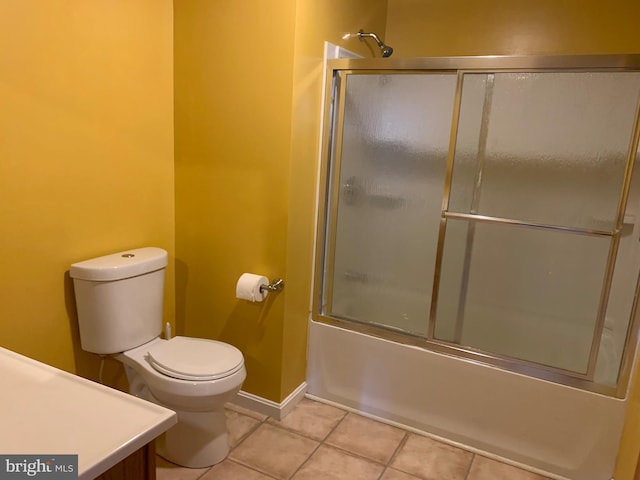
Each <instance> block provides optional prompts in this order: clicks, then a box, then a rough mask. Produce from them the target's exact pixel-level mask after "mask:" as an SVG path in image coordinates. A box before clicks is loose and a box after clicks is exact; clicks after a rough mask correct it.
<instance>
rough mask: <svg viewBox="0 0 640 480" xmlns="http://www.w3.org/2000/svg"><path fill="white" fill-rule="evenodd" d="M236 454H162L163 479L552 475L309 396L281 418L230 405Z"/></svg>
mask: <svg viewBox="0 0 640 480" xmlns="http://www.w3.org/2000/svg"><path fill="white" fill-rule="evenodd" d="M226 413H227V424H228V426H229V432H230V443H231V452H230V454H229V456H228V457H227V459H225V460H224V461H223V462H221V463H219V464H218V465H215V466H213V467H211V468H202V469H189V468H182V467H178V466H176V465H172V464H170V463H168V462H167V461H165V460H163V459H162V458H160V457H158V464H157V469H156V473H157V479H158V480H236V479H237V480H274V479H276V480H289V479H291V480H547V479H546V477H542V476H540V475H536V474H534V473H531V472H527V471H524V470H521V469H519V468H516V467H513V466H511V465H506V464H504V463H500V462H497V461H495V460H492V459H489V458H486V457H483V456H481V455H478V454H474V453H472V452H469V451H466V450H462V449H460V448H456V447H452V446H450V445H446V444H444V443H441V442H437V441H435V440H432V439H431V438H428V437H424V436H421V435H417V434H415V433H411V432H408V431H405V430H402V429H400V428H396V427H392V426H390V425H386V424H384V423H380V422H376V421H374V420H371V419H369V418H366V417H363V416H360V415H357V414H355V413H352V412H347V411H345V410H342V409H339V408H336V407H333V406H330V405H326V404H324V403H320V402H316V401H312V400H309V399H306V398H305V399H303V400H302V401H301V402H300V403H299V404H298V405H297V406H296V407H295V409H294V410H293V411H292V412H291V413H290V414H289V415H287V416H286V417H285V418H284V419H283V420H282V421H278V420H275V419H273V418H270V417H266V416H264V415H261V414H258V413H255V412H252V411H250V410H246V409H242V408H239V407H236V406H234V405H229V406H228V408H227V412H226Z"/></svg>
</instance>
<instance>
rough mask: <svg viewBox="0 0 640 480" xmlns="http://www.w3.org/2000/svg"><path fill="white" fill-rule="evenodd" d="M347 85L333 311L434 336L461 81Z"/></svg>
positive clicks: (431, 77)
mask: <svg viewBox="0 0 640 480" xmlns="http://www.w3.org/2000/svg"><path fill="white" fill-rule="evenodd" d="M343 81H346V82H347V86H346V100H345V102H344V112H343V117H342V118H343V128H342V142H341V150H340V151H339V152H335V156H336V159H335V164H336V165H337V166H338V167H339V171H337V172H334V175H337V181H336V179H335V177H334V181H333V185H334V187H333V189H334V193H333V198H336V199H337V202H336V203H337V204H336V205H334V206H333V207H332V208H331V210H332V211H333V212H334V215H335V217H334V221H335V229H333V230H332V233H333V242H332V243H333V245H334V248H333V257H334V258H333V264H332V265H330V266H329V267H328V270H329V274H328V275H329V278H330V283H329V285H328V286H327V288H326V289H325V292H324V295H325V305H326V306H327V308H328V311H327V312H326V313H328V314H329V315H331V316H333V317H338V318H346V319H351V320H355V321H360V322H366V323H371V324H379V325H382V326H384V327H385V328H390V329H396V330H401V331H403V332H407V333H410V334H413V335H425V334H426V331H427V326H428V318H429V309H430V305H431V289H432V286H433V270H434V264H435V258H436V251H437V248H436V247H437V238H438V227H439V220H440V215H441V205H442V196H443V185H444V177H445V171H446V161H447V150H448V144H449V131H450V125H451V116H452V109H453V101H454V91H455V85H456V77H455V75H451V74H408V75H377V74H376V75H373V74H371V75H363V74H353V75H346V76H345V79H344V80H343Z"/></svg>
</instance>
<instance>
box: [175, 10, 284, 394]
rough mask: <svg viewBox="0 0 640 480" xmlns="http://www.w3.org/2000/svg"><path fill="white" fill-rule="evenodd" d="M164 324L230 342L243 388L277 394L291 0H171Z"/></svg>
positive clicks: (282, 306)
mask: <svg viewBox="0 0 640 480" xmlns="http://www.w3.org/2000/svg"><path fill="white" fill-rule="evenodd" d="M174 9H175V11H174V15H175V46H174V48H175V146H176V148H175V168H176V170H175V173H176V219H177V220H176V258H177V264H176V272H177V276H176V289H177V290H176V291H177V297H176V306H177V309H176V324H177V325H176V327H177V331H178V332H179V333H183V334H187V335H190V336H198V337H204V338H213V339H219V340H222V341H226V342H229V343H231V344H233V345H235V346H237V347H238V348H240V350H242V352H243V354H244V358H245V364H246V367H247V371H248V377H247V380H246V382H245V384H244V386H243V389H244V390H246V391H249V392H251V393H254V394H256V395H260V396H263V397H266V398H270V399H273V400H278V399H279V396H280V375H281V371H280V369H281V358H282V329H283V308H284V295H286V291H285V293H283V294H279V295H270V296H269V297H268V299H267V301H266V302H264V303H261V304H251V303H249V302H247V301H239V300H236V298H235V284H236V281H237V279H238V277H239V276H240V275H241V274H242V273H243V272H254V273H260V274H264V275H267V276H268V277H269V278H274V277H278V276H279V277H284V276H285V255H286V254H285V252H286V243H287V238H286V232H287V204H288V203H287V202H288V184H289V160H290V142H291V97H292V93H291V92H292V69H293V36H294V21H295V1H294V0H285V1H279V2H263V1H259V0H253V1H243V2H226V1H225V2H223V1H215V0H191V1H189V2H182V1H176V2H174Z"/></svg>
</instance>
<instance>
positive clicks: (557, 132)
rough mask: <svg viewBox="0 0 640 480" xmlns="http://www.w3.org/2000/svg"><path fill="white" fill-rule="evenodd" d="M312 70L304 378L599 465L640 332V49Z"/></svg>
mask: <svg viewBox="0 0 640 480" xmlns="http://www.w3.org/2000/svg"><path fill="white" fill-rule="evenodd" d="M327 72H328V73H327V92H326V97H327V100H326V105H325V112H326V113H325V123H324V139H323V165H322V171H321V181H320V184H321V185H320V190H321V197H320V208H319V228H318V232H319V234H318V241H317V258H316V278H315V287H314V305H313V321H312V322H311V327H310V338H309V342H310V343H309V345H310V347H309V374H308V377H309V380H308V383H309V392H310V393H311V394H312V395H315V396H317V397H318V398H323V399H325V400H329V401H334V402H336V403H340V404H342V405H346V406H349V407H353V408H356V409H358V410H360V411H363V412H366V413H369V414H371V415H374V416H377V417H380V418H383V419H386V420H389V421H392V422H397V423H400V424H403V425H406V426H409V427H413V428H415V429H418V430H420V431H424V432H427V433H430V434H432V435H435V436H437V437H441V438H443V439H445V440H446V441H449V442H453V443H454V444H456V443H458V444H462V445H465V446H467V447H469V448H472V449H477V450H478V451H482V452H484V453H485V454H488V455H495V456H497V457H500V458H503V459H507V461H511V462H514V463H516V464H519V463H521V464H526V465H529V466H532V467H533V468H534V470H535V469H538V470H540V471H541V472H545V473H547V474H551V475H554V476H557V477H559V478H561V477H567V478H576V479H581V480H592V479H593V480H604V479H609V478H611V476H612V472H613V468H614V464H615V455H616V452H617V448H618V443H619V439H620V433H621V430H622V424H623V420H624V413H625V407H626V401H625V396H626V392H627V386H628V380H629V376H630V371H631V367H632V365H633V359H634V355H635V344H636V339H637V324H636V323H637V322H636V321H635V312H636V301H635V298H636V294H637V284H638V273H639V271H640V241H639V237H640V225H638V223H640V169H636V172H635V174H634V164H635V163H636V161H637V147H638V138H639V136H640V125H639V120H638V116H639V113H638V112H639V99H640V56H638V55H625V56H579V57H573V56H568V57H455V58H454V57H451V58H421V59H338V60H331V61H329V62H328V64H327Z"/></svg>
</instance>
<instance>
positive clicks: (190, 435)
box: [70, 247, 247, 468]
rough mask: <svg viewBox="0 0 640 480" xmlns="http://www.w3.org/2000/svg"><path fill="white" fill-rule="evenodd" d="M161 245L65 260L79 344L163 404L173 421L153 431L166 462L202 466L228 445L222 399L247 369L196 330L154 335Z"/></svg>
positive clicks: (136, 390) (158, 326) (136, 391)
mask: <svg viewBox="0 0 640 480" xmlns="http://www.w3.org/2000/svg"><path fill="white" fill-rule="evenodd" d="M167 258H168V256H167V252H166V251H165V250H162V249H160V248H154V247H147V248H139V249H135V250H128V251H126V252H120V253H114V254H112V255H106V256H103V257H98V258H93V259H91V260H86V261H84V262H79V263H74V264H73V265H71V268H70V275H71V277H72V278H73V285H74V289H75V295H76V304H77V308H78V323H79V325H80V340H81V344H82V349H83V350H86V351H88V352H93V353H97V354H100V355H112V354H115V355H114V358H116V359H117V360H119V361H121V362H122V363H123V364H124V366H125V370H126V373H127V378H128V379H129V385H130V391H131V393H132V394H133V395H136V396H138V397H142V398H145V399H147V400H149V401H152V402H155V403H158V404H160V405H164V406H166V407H168V408H170V409H172V410H174V411H175V412H177V414H178V423H177V424H176V425H175V426H173V427H172V428H171V429H170V430H169V431H168V432H166V433H165V434H164V435H163V436H162V437H160V438H159V439H158V443H157V450H158V453H159V454H160V455H161V456H162V457H164V458H166V459H167V460H169V461H170V462H173V463H176V464H178V465H182V466H185V467H191V468H202V467H207V466H210V465H214V464H216V463H218V462H220V461H222V460H223V459H224V458H225V457H226V456H227V454H228V453H229V443H228V431H227V426H226V422H225V414H224V404H225V403H226V402H228V401H229V400H232V399H233V397H235V395H236V394H237V393H238V391H239V390H240V387H241V386H242V382H244V379H245V378H246V376H247V373H246V370H245V367H244V358H243V357H242V353H241V352H240V350H238V349H237V348H235V347H233V346H231V345H228V344H226V343H222V342H217V341H215V340H205V339H201V338H189V337H174V338H172V339H170V340H164V339H161V338H160V333H161V332H162V325H163V322H162V304H163V294H164V272H165V267H166V266H167Z"/></svg>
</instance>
